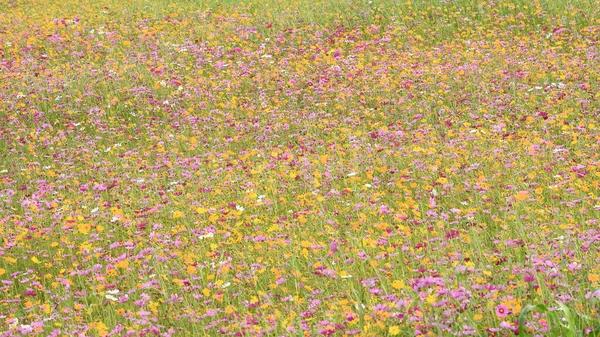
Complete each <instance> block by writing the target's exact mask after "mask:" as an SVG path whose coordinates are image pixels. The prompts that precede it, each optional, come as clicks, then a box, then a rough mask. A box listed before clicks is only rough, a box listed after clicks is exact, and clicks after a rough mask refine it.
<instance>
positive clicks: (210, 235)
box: [198, 233, 215, 240]
mask: <svg viewBox="0 0 600 337" xmlns="http://www.w3.org/2000/svg"><path fill="white" fill-rule="evenodd" d="M213 236H215V235H214V234H213V233H206V234H204V235H200V236H199V237H198V239H200V240H204V239H209V238H212V237H213Z"/></svg>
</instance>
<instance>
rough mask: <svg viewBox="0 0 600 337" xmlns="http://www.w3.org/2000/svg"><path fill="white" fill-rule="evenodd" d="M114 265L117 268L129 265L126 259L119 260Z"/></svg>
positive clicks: (125, 267)
mask: <svg viewBox="0 0 600 337" xmlns="http://www.w3.org/2000/svg"><path fill="white" fill-rule="evenodd" d="M116 266H117V267H118V268H122V269H127V267H129V261H128V260H121V261H119V262H118V263H117V264H116Z"/></svg>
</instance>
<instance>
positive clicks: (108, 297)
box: [104, 295, 119, 302]
mask: <svg viewBox="0 0 600 337" xmlns="http://www.w3.org/2000/svg"><path fill="white" fill-rule="evenodd" d="M104 297H106V298H107V299H109V300H111V301H113V302H116V301H118V300H119V299H118V298H116V297H115V296H113V295H104Z"/></svg>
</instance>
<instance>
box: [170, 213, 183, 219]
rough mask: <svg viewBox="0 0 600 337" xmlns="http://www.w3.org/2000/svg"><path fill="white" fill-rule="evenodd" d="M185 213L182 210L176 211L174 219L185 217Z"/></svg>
mask: <svg viewBox="0 0 600 337" xmlns="http://www.w3.org/2000/svg"><path fill="white" fill-rule="evenodd" d="M184 215H185V214H183V212H182V211H175V212H173V219H179V218H183V216H184Z"/></svg>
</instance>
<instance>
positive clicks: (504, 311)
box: [496, 304, 509, 318]
mask: <svg viewBox="0 0 600 337" xmlns="http://www.w3.org/2000/svg"><path fill="white" fill-rule="evenodd" d="M508 314H509V310H508V308H507V307H506V306H505V305H503V304H500V305H498V306H497V307H496V315H497V316H498V317H500V318H504V317H506V316H508Z"/></svg>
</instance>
